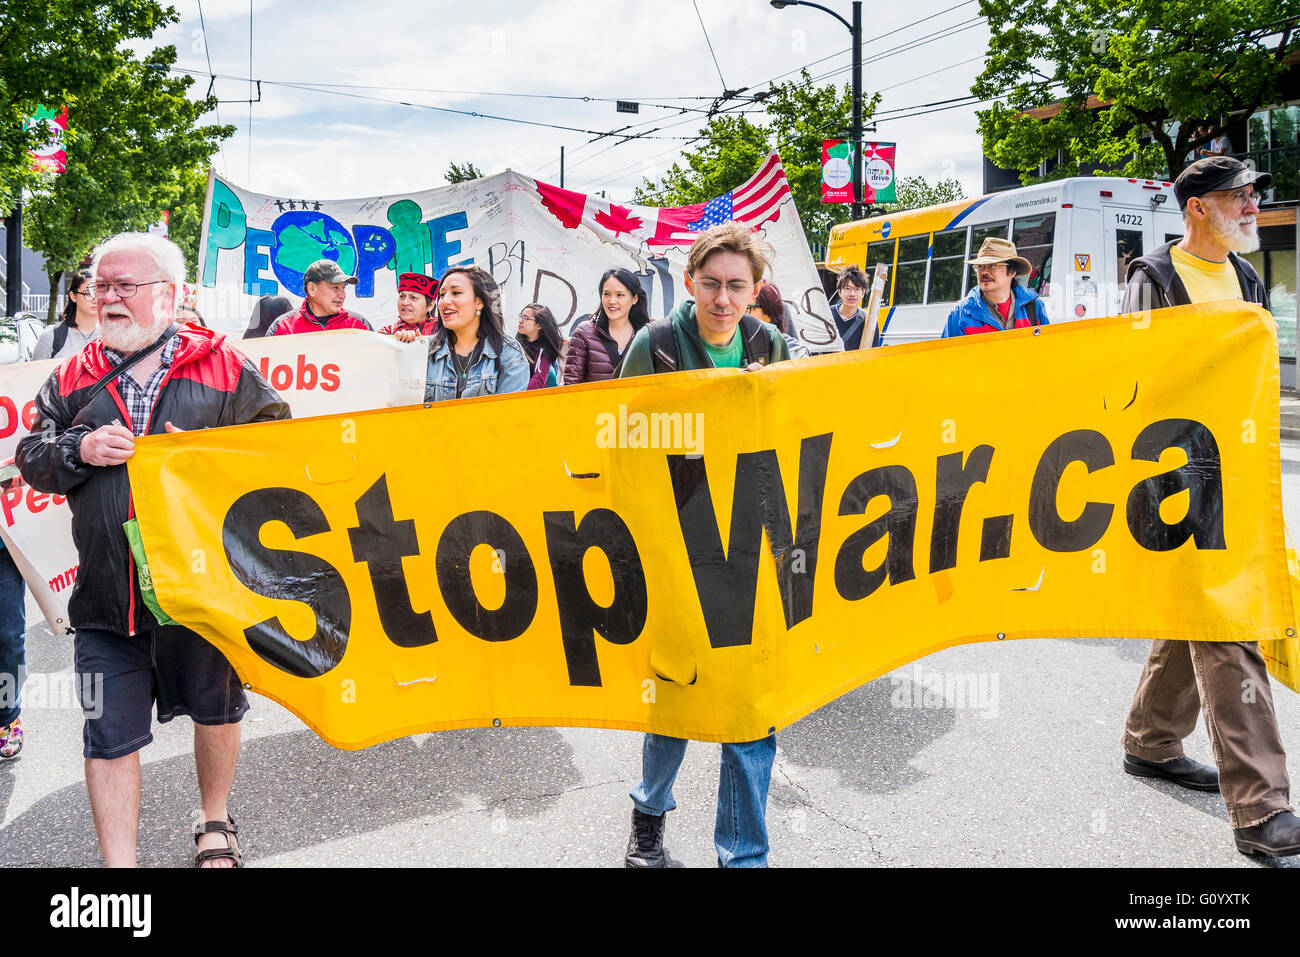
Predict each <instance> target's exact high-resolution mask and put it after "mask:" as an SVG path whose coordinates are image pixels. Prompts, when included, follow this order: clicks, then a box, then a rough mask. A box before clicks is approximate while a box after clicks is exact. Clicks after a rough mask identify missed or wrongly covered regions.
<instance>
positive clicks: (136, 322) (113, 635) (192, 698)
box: [16, 233, 289, 867]
mask: <svg viewBox="0 0 1300 957" xmlns="http://www.w3.org/2000/svg"><path fill="white" fill-rule="evenodd" d="M94 260H95V267H94V273H95V276H94V281H93V287H94V292H93V295H94V297H95V303H96V306H97V307H98V309H99V328H100V339H99V341H97V342H92V343H91V344H90V345H88V346H87V347H86V348H85V349H84V350H82V351H81V352H80V353H78V354H77V355H75V356H72V357H70V358H68V359H66V360H64V362H63V363H62V364H61V365H60V366H59V368H58V369H57V370H56V371H55V372H54V373H53V374H52V375H51V376H50V378H49V379H48V380H46V382H45V384H44V385H43V386H42V387H41V391H40V393H39V394H38V395H37V397H36V426H35V428H34V429H33V431H32V433H31V434H30V435H28V436H26V437H25V438H24V439H23V440H22V441H21V442H20V443H19V446H18V452H17V456H16V458H17V463H18V467H19V471H20V472H21V473H22V477H23V479H24V480H25V481H26V482H27V483H28V484H29V485H31V486H32V487H33V488H35V489H37V490H38V491H41V492H51V493H57V494H60V495H66V496H67V500H68V506H69V508H70V509H71V511H72V530H73V538H74V540H75V541H76V543H77V558H78V562H79V564H78V572H77V578H76V583H75V584H74V586H73V590H72V594H71V597H70V599H69V602H68V611H69V617H70V619H71V623H72V625H73V627H74V628H75V629H76V637H75V639H74V644H73V656H74V660H75V668H76V674H77V687H78V691H79V693H80V694H81V700H82V707H83V710H84V712H85V723H84V725H83V730H82V740H83V744H84V748H83V755H84V757H85V760H86V763H85V768H86V790H87V791H88V792H89V794H90V807H91V812H92V814H93V815H94V819H95V831H96V833H97V834H98V836H99V844H100V848H101V850H102V852H103V855H104V860H105V861H106V862H107V864H108V865H109V866H110V867H130V866H134V865H135V862H136V834H137V830H138V825H139V817H140V753H139V752H140V749H141V748H143V747H144V746H145V745H147V744H148V743H149V742H150V741H152V740H153V735H152V732H151V715H150V711H151V708H152V706H153V704H154V703H155V702H156V703H157V708H158V720H159V721H170V720H171V719H172V718H174V717H175V716H177V715H187V716H188V717H189V718H190V719H191V720H192V721H193V722H194V760H195V767H196V770H197V772H198V785H199V802H200V815H199V817H198V818H197V820H196V822H195V833H194V840H195V844H196V846H197V848H198V853H197V854H196V855H195V859H194V864H195V866H196V867H238V866H240V865H241V864H242V861H243V858H242V854H241V853H240V850H239V846H238V842H237V840H236V837H237V834H238V832H237V830H236V828H235V823H234V819H233V818H232V817H231V816H230V814H229V812H228V811H227V808H226V799H227V796H228V795H229V792H230V786H231V783H232V782H233V780H234V774H235V764H236V761H237V759H238V756H239V722H240V719H241V718H242V717H243V715H244V712H245V711H246V710H247V709H248V701H247V699H246V698H245V697H244V692H243V688H242V687H241V686H240V682H239V679H238V677H237V676H236V674H235V672H234V669H232V668H231V667H230V664H229V663H228V662H227V661H226V659H225V658H224V657H223V656H222V655H221V653H220V652H219V651H217V650H216V648H214V647H213V646H212V645H210V644H208V643H207V642H206V641H204V640H203V639H202V638H200V637H199V636H198V635H197V634H195V633H194V632H192V631H190V630H189V629H187V628H182V627H179V626H176V625H170V626H166V627H164V626H162V625H160V624H159V622H158V621H157V620H156V619H155V618H154V616H153V614H152V612H150V611H149V609H148V607H147V606H146V605H145V604H144V600H143V596H142V593H141V590H140V582H139V580H138V577H139V576H138V573H137V569H136V565H135V562H134V560H133V558H132V555H131V552H130V548H129V545H128V541H127V537H126V534H125V533H124V531H123V527H122V526H123V523H125V522H127V521H128V519H130V518H132V517H134V515H135V510H134V505H133V502H132V498H131V486H130V481H129V478H128V475H127V469H126V462H127V460H129V459H130V458H131V456H132V455H133V454H134V453H135V440H136V437H137V436H141V435H154V434H158V433H160V432H164V431H166V432H179V431H185V430H189V429H203V428H209V427H214V426H226V425H241V424H244V423H248V422H262V421H268V420H272V419H284V418H288V417H289V407H288V406H287V405H286V404H285V403H284V401H283V400H282V399H281V398H280V396H279V395H278V394H277V393H276V392H275V390H274V389H272V388H271V387H270V386H269V385H267V383H266V382H265V381H264V380H263V379H262V377H261V376H260V375H259V374H258V371H257V368H256V366H254V365H253V364H252V363H251V362H249V361H248V360H247V359H246V358H244V356H243V355H242V354H240V353H239V352H237V351H235V350H234V349H233V348H231V347H230V346H229V345H227V343H226V338H225V336H223V335H220V334H218V333H215V332H212V331H211V330H209V329H204V328H201V327H199V326H195V325H188V324H186V325H181V324H178V323H177V322H176V321H175V317H176V307H177V303H178V301H179V297H180V296H181V295H182V293H183V290H184V282H185V259H184V257H183V256H182V254H181V251H180V249H179V248H177V247H176V245H175V244H174V243H172V242H170V241H168V240H166V239H163V238H162V237H160V236H151V235H148V234H146V233H123V234H121V235H118V236H114V237H113V238H112V239H109V240H107V241H106V242H104V243H103V244H102V245H101V246H100V247H99V248H98V249H97V250H95V254H94ZM88 691H93V692H94V693H93V694H90V693H87V692H88Z"/></svg>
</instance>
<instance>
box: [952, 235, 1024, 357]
mask: <svg viewBox="0 0 1300 957" xmlns="http://www.w3.org/2000/svg"><path fill="white" fill-rule="evenodd" d="M966 264H967V265H968V266H970V267H971V268H972V269H974V270H975V287H974V288H973V289H971V291H970V295H969V296H967V297H966V298H965V299H963V300H962V301H961V302H959V303H957V305H955V306H953V309H952V312H950V313H948V321H947V323H946V324H945V325H944V328H943V338H945V339H952V338H955V337H957V336H970V335H975V334H977V333H981V332H1002V331H1003V330H1004V329H1023V328H1025V327H1026V326H1045V325H1047V324H1048V319H1047V307H1046V306H1044V305H1043V300H1041V299H1039V298H1038V293H1036V292H1034V291H1033V290H1032V289H1029V288H1028V287H1026V286H1022V285H1021V284H1020V283H1018V282H1016V276H1018V275H1021V274H1022V273H1023V274H1024V275H1028V274H1029V272H1030V270H1031V269H1032V267H1031V266H1030V265H1029V260H1028V259H1025V258H1024V257H1023V256H1019V255H1017V254H1016V245H1015V243H1013V242H1011V241H1010V240H1008V239H998V238H997V237H989V238H988V239H986V240H984V242H983V243H982V244H981V245H980V250H979V254H978V255H977V256H976V257H975V258H974V259H968V260H966Z"/></svg>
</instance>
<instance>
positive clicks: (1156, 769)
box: [1124, 754, 1219, 791]
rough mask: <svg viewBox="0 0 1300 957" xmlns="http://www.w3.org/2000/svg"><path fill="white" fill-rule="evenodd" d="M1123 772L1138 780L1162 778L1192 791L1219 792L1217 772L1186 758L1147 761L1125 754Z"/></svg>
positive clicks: (1206, 765)
mask: <svg viewBox="0 0 1300 957" xmlns="http://www.w3.org/2000/svg"><path fill="white" fill-rule="evenodd" d="M1124 770H1125V771H1127V772H1128V773H1129V774H1134V775H1137V776H1138V777H1140V778H1164V779H1165V780H1166V781H1173V782H1174V783H1175V784H1179V785H1182V786H1183V787H1185V788H1190V789H1191V790H1193V791H1218V790H1219V772H1218V771H1216V770H1214V768H1212V767H1210V766H1209V765H1208V764H1201V763H1200V762H1199V761H1193V760H1192V759H1191V758H1189V757H1186V756H1184V757H1181V758H1174V759H1173V760H1172V761H1148V760H1146V759H1145V758H1138V757H1134V756H1133V755H1131V754H1125V755H1124Z"/></svg>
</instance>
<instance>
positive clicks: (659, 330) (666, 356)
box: [650, 319, 677, 373]
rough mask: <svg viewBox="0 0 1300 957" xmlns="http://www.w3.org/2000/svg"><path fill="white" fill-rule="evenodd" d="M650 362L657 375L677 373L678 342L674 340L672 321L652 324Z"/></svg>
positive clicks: (659, 321)
mask: <svg viewBox="0 0 1300 957" xmlns="http://www.w3.org/2000/svg"><path fill="white" fill-rule="evenodd" d="M650 360H651V361H652V362H653V363H654V369H655V372H656V373H660V372H676V371H677V341H676V340H675V339H674V338H673V321H672V320H671V319H656V320H655V321H654V322H652V323H650Z"/></svg>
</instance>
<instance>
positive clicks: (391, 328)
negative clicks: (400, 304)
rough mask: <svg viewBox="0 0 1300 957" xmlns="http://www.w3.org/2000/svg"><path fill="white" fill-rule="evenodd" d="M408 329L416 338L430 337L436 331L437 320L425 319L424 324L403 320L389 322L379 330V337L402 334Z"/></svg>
mask: <svg viewBox="0 0 1300 957" xmlns="http://www.w3.org/2000/svg"><path fill="white" fill-rule="evenodd" d="M405 329H410V330H411V331H412V332H414V333H415V334H416V335H417V336H431V335H433V334H434V333H435V332H437V331H438V320H437V319H426V320H424V322H407V321H406V320H405V319H398V320H397V321H396V322H390V323H389V324H388V325H386V326H384V328H382V329H380V330H379V334H380V335H381V336H391V335H392V334H393V333H394V332H402V331H403V330H405Z"/></svg>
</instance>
